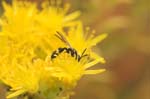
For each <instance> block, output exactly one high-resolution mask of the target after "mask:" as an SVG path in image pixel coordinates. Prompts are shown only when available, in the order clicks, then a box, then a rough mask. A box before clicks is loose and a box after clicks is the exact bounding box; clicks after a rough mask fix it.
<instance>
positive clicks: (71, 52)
mask: <svg viewBox="0 0 150 99" xmlns="http://www.w3.org/2000/svg"><path fill="white" fill-rule="evenodd" d="M62 52H66V53H68V54H70V55H71V56H72V57H74V58H75V60H77V61H78V62H79V61H80V59H81V56H80V55H78V53H77V51H76V50H75V49H73V48H67V47H64V48H58V49H57V50H55V51H54V52H53V53H52V55H51V60H53V59H55V58H57V56H58V55H59V54H61V53H62Z"/></svg>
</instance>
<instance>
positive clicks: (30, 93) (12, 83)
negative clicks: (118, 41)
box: [0, 0, 107, 99]
mask: <svg viewBox="0 0 150 99" xmlns="http://www.w3.org/2000/svg"><path fill="white" fill-rule="evenodd" d="M51 1H53V3H52V4H51V3H49V2H48V1H44V2H43V3H42V4H41V7H40V8H38V6H37V4H36V3H31V2H29V1H17V0H13V1H12V4H7V3H6V2H5V1H4V2H3V8H4V13H3V15H2V16H1V17H0V27H1V30H0V48H1V50H0V82H1V83H3V84H5V85H6V86H8V88H9V89H8V93H7V95H6V98H11V99H12V98H16V99H18V98H19V99H20V98H23V99H30V97H31V98H33V99H41V98H42V99H45V98H46V99H67V98H68V97H69V95H70V94H71V92H72V91H71V90H72V89H73V88H74V87H75V86H76V83H77V81H78V80H79V79H80V78H81V77H82V76H83V75H85V74H97V73H101V72H103V71H105V69H98V70H89V69H88V68H90V67H91V66H93V65H95V64H97V63H105V60H104V58H103V57H100V56H98V55H97V54H96V53H94V52H93V51H92V49H91V48H92V47H93V46H95V45H96V44H97V43H98V42H100V41H102V40H103V39H104V38H105V37H106V36H107V34H101V35H98V36H96V37H95V36H94V35H95V34H94V33H95V32H91V33H90V31H84V29H83V25H82V22H81V21H80V20H79V19H77V18H78V16H79V15H80V12H79V11H76V12H73V13H71V14H67V11H68V7H69V5H68V4H66V5H64V6H63V7H62V6H61V2H60V0H56V1H55V0H51ZM66 29H67V30H66ZM87 69H88V70H87Z"/></svg>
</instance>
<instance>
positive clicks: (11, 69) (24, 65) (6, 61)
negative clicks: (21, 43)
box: [0, 45, 44, 98]
mask: <svg viewBox="0 0 150 99" xmlns="http://www.w3.org/2000/svg"><path fill="white" fill-rule="evenodd" d="M29 50H30V51H29ZM29 52H30V53H29ZM34 56H35V55H34V53H33V50H32V49H30V48H28V49H27V48H22V47H21V48H19V47H18V46H17V48H16V46H15V45H14V46H11V45H10V49H9V51H8V53H7V54H6V55H3V56H0V68H1V69H0V80H1V81H2V82H3V83H4V84H6V85H7V86H9V87H11V89H10V93H9V94H8V96H7V98H13V97H16V96H19V95H21V94H24V93H26V92H29V93H36V92H37V91H38V89H39V81H40V79H41V76H42V74H43V73H42V72H43V66H42V65H44V64H43V63H44V62H43V61H42V60H40V59H37V60H34Z"/></svg>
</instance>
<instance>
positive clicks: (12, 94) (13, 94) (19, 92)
mask: <svg viewBox="0 0 150 99" xmlns="http://www.w3.org/2000/svg"><path fill="white" fill-rule="evenodd" d="M24 92H26V90H18V91H16V92H13V93H11V94H9V95H8V96H7V97H6V98H7V99H10V98H13V97H16V96H18V95H20V94H22V93H24Z"/></svg>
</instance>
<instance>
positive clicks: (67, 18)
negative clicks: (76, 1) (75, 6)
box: [64, 11, 80, 22]
mask: <svg viewBox="0 0 150 99" xmlns="http://www.w3.org/2000/svg"><path fill="white" fill-rule="evenodd" d="M79 16H80V12H79V11H76V12H73V13H71V14H69V15H67V16H66V17H65V18H64V22H68V21H72V20H74V19H76V18H77V17H79Z"/></svg>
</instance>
